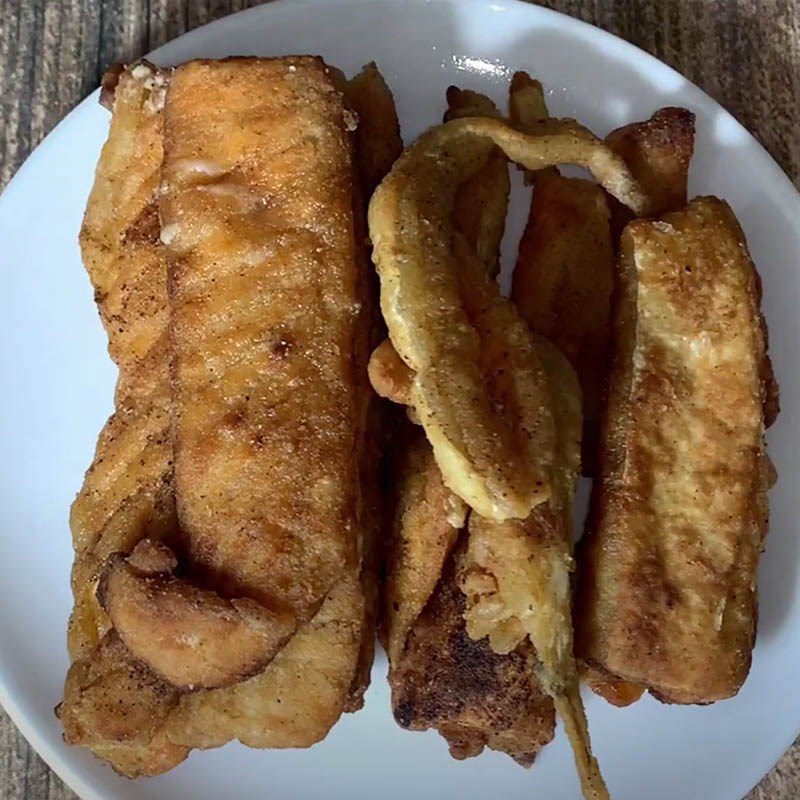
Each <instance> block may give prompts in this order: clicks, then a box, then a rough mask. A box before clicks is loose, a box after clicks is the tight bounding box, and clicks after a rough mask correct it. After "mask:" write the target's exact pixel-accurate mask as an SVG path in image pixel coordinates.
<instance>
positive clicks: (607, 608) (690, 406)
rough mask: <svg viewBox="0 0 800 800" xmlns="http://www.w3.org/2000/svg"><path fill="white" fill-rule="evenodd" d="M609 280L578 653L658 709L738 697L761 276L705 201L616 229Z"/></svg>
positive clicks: (761, 392) (752, 508) (728, 214)
mask: <svg viewBox="0 0 800 800" xmlns="http://www.w3.org/2000/svg"><path fill="white" fill-rule="evenodd" d="M619 272H620V274H619V281H620V292H619V298H618V304H617V307H616V310H615V314H614V329H613V345H614V361H613V366H612V371H611V376H610V389H609V404H608V409H607V412H606V420H605V438H604V447H603V452H602V454H601V461H600V465H601V472H600V476H601V477H600V479H599V480H598V481H597V482H596V484H595V488H594V492H593V496H592V505H591V511H590V519H589V523H588V527H587V534H586V537H585V539H584V541H583V542H582V543H581V550H582V552H581V558H580V566H581V576H580V592H579V598H578V608H577V613H576V636H577V643H578V650H579V654H580V655H581V656H582V657H583V658H584V659H585V660H586V661H587V662H588V663H589V664H590V665H591V666H594V667H596V668H598V669H599V670H601V671H602V673H604V674H606V675H608V676H611V677H616V678H619V679H622V680H624V681H630V682H633V683H636V684H640V685H642V686H645V687H647V688H648V689H650V691H651V692H652V693H653V694H655V695H656V696H657V697H659V698H660V699H662V700H665V701H669V702H676V703H710V702H714V701H715V700H721V699H723V698H726V697H730V696H732V695H734V694H736V692H737V691H738V690H739V688H740V686H741V685H742V682H743V681H744V679H745V677H746V675H747V672H748V670H749V668H750V658H751V651H752V647H753V641H754V637H755V630H756V588H755V587H756V566H757V563H758V556H759V553H760V551H761V548H762V545H763V539H764V534H765V531H766V527H767V516H768V509H767V494H766V493H767V485H768V479H769V469H768V459H767V456H766V453H765V450H764V421H765V420H764V415H765V412H764V407H765V401H766V400H767V397H768V393H767V386H766V383H767V381H766V377H767V376H768V375H770V374H771V370H770V368H769V362H768V357H767V354H766V343H765V336H764V322H763V319H762V317H761V311H760V308H759V304H760V299H761V292H760V285H759V279H758V275H757V273H756V271H755V268H754V267H753V264H752V262H751V260H750V257H749V255H748V253H747V246H746V243H745V239H744V234H743V233H742V230H741V228H740V227H739V225H738V223H737V221H736V219H735V217H734V215H733V213H732V211H731V210H730V208H729V207H728V206H727V205H726V204H725V203H724V202H722V201H720V200H717V199H716V198H711V197H706V198H698V199H696V200H694V201H692V202H691V203H690V204H689V206H688V207H687V208H686V209H684V210H683V211H679V212H675V213H672V214H667V215H666V216H665V217H664V218H663V219H661V220H656V221H644V220H637V221H635V222H632V223H630V224H629V225H628V227H627V228H626V229H625V232H624V234H623V237H622V252H621V264H620V270H619Z"/></svg>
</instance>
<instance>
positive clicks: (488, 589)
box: [459, 336, 609, 800]
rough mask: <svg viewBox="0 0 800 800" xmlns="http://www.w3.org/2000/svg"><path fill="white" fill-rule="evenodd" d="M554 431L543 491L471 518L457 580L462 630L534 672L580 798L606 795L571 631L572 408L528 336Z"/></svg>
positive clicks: (560, 377)
mask: <svg viewBox="0 0 800 800" xmlns="http://www.w3.org/2000/svg"><path fill="white" fill-rule="evenodd" d="M535 343H536V350H537V353H538V356H539V359H540V360H541V363H542V366H543V368H544V371H545V374H546V376H547V385H548V389H549V395H550V406H551V408H552V410H553V416H554V419H555V423H556V425H555V427H556V446H555V457H554V460H553V464H552V467H551V473H552V475H551V480H552V486H553V491H552V493H551V495H550V498H549V499H548V500H547V502H545V503H541V504H540V505H538V506H536V507H535V508H534V509H533V511H532V512H531V514H530V515H529V516H528V518H527V519H525V520H506V521H504V522H497V521H496V520H489V519H486V518H484V517H481V516H480V515H478V514H475V513H473V514H471V515H470V518H469V537H468V544H467V549H466V553H465V555H464V557H463V559H462V560H461V564H460V576H459V583H460V586H461V589H462V590H463V592H464V594H465V595H466V596H467V602H466V613H465V615H466V623H467V632H468V633H469V635H470V636H471V637H472V638H473V639H482V638H483V637H488V643H489V645H490V646H491V649H492V650H494V651H495V652H497V653H501V654H503V653H508V652H511V651H512V650H513V649H514V648H518V647H519V646H520V645H522V644H524V643H526V642H528V643H529V644H530V646H531V647H532V648H533V650H534V652H535V657H536V658H535V674H536V676H537V678H538V679H539V681H540V683H541V687H542V690H543V692H544V693H545V695H546V696H548V697H550V698H552V701H553V703H554V705H555V709H556V711H557V712H558V715H559V716H560V717H561V719H562V720H563V722H564V727H565V729H566V732H567V735H568V737H569V740H570V744H571V746H572V750H573V755H574V758H575V765H576V768H577V771H578V775H579V777H580V781H581V788H582V790H583V795H584V797H585V798H587V800H603V798H608V796H609V795H608V791H607V789H606V787H605V784H604V782H603V778H602V775H601V774H600V768H599V766H598V763H597V760H596V759H595V758H594V756H593V754H592V750H591V744H590V740H589V729H588V723H587V720H586V714H585V712H584V708H583V702H582V700H581V696H580V684H579V679H578V669H577V664H576V661H575V657H574V655H573V634H572V587H571V576H572V571H573V559H572V504H573V498H574V493H575V481H576V479H577V476H578V470H579V466H580V435H581V426H582V419H581V402H580V386H579V383H578V378H577V375H576V374H575V371H574V370H573V368H572V367H571V366H570V364H569V361H568V360H567V359H566V357H565V356H564V355H563V354H562V353H560V352H559V350H558V349H557V348H556V347H555V345H553V344H551V343H550V342H548V341H547V340H546V339H544V338H543V337H541V336H536V337H535Z"/></svg>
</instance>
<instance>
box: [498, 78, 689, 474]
mask: <svg viewBox="0 0 800 800" xmlns="http://www.w3.org/2000/svg"><path fill="white" fill-rule="evenodd" d="M509 101H510V102H509V104H510V107H511V118H512V121H513V122H514V124H515V125H517V126H518V127H519V128H520V129H521V130H535V129H536V128H537V127H538V126H539V125H541V124H542V122H543V120H546V119H547V118H548V111H547V105H546V103H545V100H544V92H543V88H542V85H541V83H540V82H539V81H536V80H533V79H532V78H531V77H530V76H529V75H528V74H527V73H525V72H517V73H516V74H515V75H514V77H513V79H512V81H511V90H510V95H509ZM606 144H607V145H608V146H609V147H610V148H611V149H612V150H614V151H615V152H616V153H617V154H618V155H620V156H621V157H622V158H623V160H624V161H625V163H626V165H627V166H628V168H629V169H630V171H631V173H632V174H633V176H634V177H635V178H636V179H637V180H638V182H639V183H640V185H641V187H642V189H643V190H644V191H645V193H646V194H647V195H648V197H649V199H650V209H649V212H650V213H663V212H666V211H673V210H676V209H677V208H680V207H681V206H682V205H684V204H685V203H686V182H687V174H688V168H689V161H690V160H691V156H692V151H693V148H694V115H693V114H692V113H691V112H689V111H687V110H686V109H682V108H664V109H660V110H659V111H657V112H656V113H655V114H654V115H653V116H652V117H651V118H650V119H649V120H647V121H646V122H638V123H634V124H632V125H627V126H625V127H624V128H619V129H618V130H616V131H613V132H612V133H611V134H609V135H608V137H607V138H606ZM528 178H529V180H530V182H532V183H533V196H532V200H531V207H530V214H529V217H528V222H527V224H526V226H525V231H524V233H523V236H522V239H521V241H520V247H519V255H518V258H517V265H516V268H515V270H514V278H513V280H514V294H515V298H516V299H517V303H518V305H519V307H520V311H521V312H522V314H523V316H524V317H525V318H526V320H527V321H528V324H529V325H530V326H531V328H532V329H533V330H535V331H536V332H538V333H541V334H542V335H544V336H546V337H547V338H548V339H550V340H551V341H552V342H554V343H555V344H556V345H557V346H558V347H559V349H560V350H561V351H562V352H563V353H564V354H565V355H566V356H567V358H569V360H570V362H571V363H572V365H573V366H574V367H575V369H576V370H577V372H578V377H579V378H580V381H581V390H582V393H583V401H584V431H583V457H582V462H583V472H584V474H586V475H593V474H594V473H595V467H596V464H595V462H596V458H597V438H598V431H599V425H600V417H601V412H602V406H603V393H604V391H605V382H606V373H607V367H608V363H607V362H608V339H609V327H610V322H609V313H610V304H611V292H612V289H613V275H614V247H615V242H616V241H617V240H618V238H619V234H620V232H621V230H622V227H624V225H625V223H626V222H627V221H629V220H630V219H632V218H633V216H634V215H633V213H632V212H631V211H630V210H629V209H627V208H626V207H625V206H623V205H622V204H621V203H619V202H618V201H617V200H615V199H614V198H613V197H611V196H610V195H608V194H607V193H606V192H604V191H603V190H602V188H601V187H600V186H598V185H597V184H596V183H594V182H592V181H587V180H583V179H580V178H571V177H565V176H563V175H561V174H560V173H559V172H558V170H557V169H554V168H551V169H546V170H540V171H538V172H536V173H529V175H528ZM609 207H610V209H611V210H609ZM612 233H614V236H613V237H612Z"/></svg>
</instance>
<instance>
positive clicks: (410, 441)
mask: <svg viewBox="0 0 800 800" xmlns="http://www.w3.org/2000/svg"><path fill="white" fill-rule="evenodd" d="M447 101H448V110H447V112H446V114H445V120H447V119H454V118H459V117H463V116H480V115H483V116H490V117H496V116H498V114H499V112H498V111H497V109H496V107H495V106H494V104H493V103H492V102H491V100H489V98H487V97H485V96H483V95H479V94H477V93H475V92H469V91H463V90H460V89H457V88H456V87H450V88H449V89H448V91H447ZM508 185H509V180H508V166H507V161H506V159H505V157H504V156H503V155H502V154H501V153H500V152H499V151H498V152H496V153H495V154H493V155H492V157H491V158H490V160H489V161H488V162H487V164H486V165H485V166H484V167H483V168H482V169H481V170H480V171H479V172H478V173H477V174H476V175H475V176H473V178H471V179H470V180H468V181H465V182H464V183H463V184H462V185H461V186H460V187H459V189H458V192H457V196H456V203H455V208H454V212H453V220H454V224H455V226H456V228H457V229H458V230H459V231H460V232H461V233H462V234H463V236H464V238H465V243H466V246H468V247H470V248H471V249H472V250H473V251H474V252H475V255H476V256H477V259H478V260H479V261H480V264H481V267H480V268H481V269H483V271H485V272H486V273H488V274H490V275H493V274H495V273H496V271H497V266H498V257H499V247H500V239H501V237H502V231H503V227H504V224H505V216H506V209H507V204H508V191H509V190H508ZM370 376H371V380H372V383H373V386H374V387H375V389H376V390H377V391H378V392H379V393H380V394H382V395H383V396H386V397H389V398H390V399H392V400H393V401H395V402H406V403H407V402H408V401H409V400H410V398H409V396H408V395H409V389H410V383H411V378H412V375H411V373H410V371H409V369H408V367H407V366H406V365H405V364H404V363H403V362H402V361H401V360H400V358H399V356H398V355H397V353H396V352H395V351H394V348H393V347H392V345H391V342H389V341H388V340H387V341H385V342H384V343H383V344H382V345H381V346H380V347H379V348H378V349H377V350H376V351H375V353H373V356H372V358H371V360H370ZM392 457H393V462H394V464H393V472H394V474H393V477H392V486H393V488H394V497H395V508H394V512H393V527H392V535H391V537H390V553H389V559H388V569H387V582H386V603H385V606H386V609H385V620H384V633H385V644H386V649H387V653H388V655H389V665H390V670H389V683H390V686H391V689H392V708H393V711H394V715H395V719H396V720H397V722H398V723H399V724H400V725H401V726H402V727H404V728H408V729H410V730H425V729H428V728H435V729H437V730H438V732H439V733H440V734H441V735H442V736H443V737H444V738H445V739H446V740H447V742H448V744H449V745H450V752H451V754H452V755H453V756H454V757H455V758H467V757H470V756H475V755H478V754H479V753H480V752H481V751H482V750H483V749H484V747H486V746H488V747H490V748H491V749H494V750H499V751H501V752H505V753H508V754H509V755H510V756H512V758H514V759H516V760H517V761H519V762H520V763H522V764H525V765H529V764H531V763H532V761H533V759H534V757H535V755H536V753H537V752H538V751H539V750H540V749H541V747H542V746H544V745H545V744H546V743H547V742H549V741H550V740H551V739H552V738H553V733H554V727H555V720H554V712H553V706H552V703H551V701H550V700H549V698H547V697H545V696H544V695H543V694H542V692H541V688H540V687H539V684H538V681H537V680H536V677H535V675H534V673H533V669H532V659H531V654H530V648H529V646H528V645H527V644H523V645H522V646H520V648H519V649H518V651H515V652H513V653H511V654H506V655H497V654H496V653H494V652H493V651H492V649H491V648H490V647H489V645H488V643H487V642H485V641H484V642H475V641H473V640H472V639H471V638H470V637H469V636H468V635H467V632H466V629H465V621H464V611H465V601H464V596H463V594H462V592H461V590H460V588H459V587H458V585H457V583H456V562H457V560H458V559H459V558H460V555H459V553H460V552H461V551H463V544H462V546H461V547H460V548H459V551H458V552H456V550H454V546H455V543H456V541H457V539H458V537H459V536H462V537H463V535H464V532H463V528H464V525H465V521H466V512H467V509H466V506H465V505H464V503H463V501H461V500H460V498H458V497H457V496H456V495H455V494H453V492H451V491H450V490H449V489H448V488H447V487H446V486H445V485H444V482H443V479H442V474H441V471H440V470H439V467H438V466H437V465H436V462H435V460H434V456H433V450H432V448H431V446H430V444H429V443H428V442H427V440H426V438H425V436H424V434H423V432H422V431H421V430H420V429H419V428H418V427H416V426H412V425H410V424H409V423H408V422H407V421H406V422H405V424H404V425H401V426H400V427H399V431H398V433H397V435H396V436H395V441H394V447H393V456H392Z"/></svg>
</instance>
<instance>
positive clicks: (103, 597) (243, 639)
mask: <svg viewBox="0 0 800 800" xmlns="http://www.w3.org/2000/svg"><path fill="white" fill-rule="evenodd" d="M176 564H177V561H176V559H175V558H174V556H173V555H172V553H171V551H170V550H169V549H168V548H166V547H165V546H164V545H156V544H154V543H152V542H150V540H148V539H145V540H143V541H141V542H140V543H139V544H138V545H137V546H136V548H135V549H134V551H133V552H132V553H131V555H130V556H129V557H128V558H127V559H126V558H124V557H123V556H122V555H121V554H118V555H117V556H114V557H112V558H111V559H110V560H109V564H108V567H107V569H106V571H105V574H104V575H103V578H102V579H101V582H100V586H99V588H98V595H99V598H100V602H101V604H102V606H103V608H104V609H105V610H106V612H107V613H108V616H109V618H110V619H111V623H112V625H113V626H114V628H115V629H116V631H117V633H118V634H119V637H120V639H121V640H122V641H123V643H124V644H125V645H126V646H127V647H128V649H129V650H130V651H131V653H132V654H133V655H134V656H135V657H136V658H138V659H140V660H141V661H144V662H145V663H146V664H147V665H148V666H149V667H150V668H151V669H152V670H153V671H154V672H155V673H156V674H157V675H159V676H160V677H162V678H164V679H165V680H167V681H169V682H170V683H171V684H172V685H173V686H176V687H179V688H187V689H198V688H206V689H212V688H215V687H217V686H227V685H229V684H232V683H235V682H237V681H240V680H243V679H245V678H247V677H249V676H250V675H253V674H255V673H256V672H258V671H259V670H261V669H263V668H264V667H265V666H266V665H267V664H268V663H269V662H270V661H271V660H272V658H273V657H274V656H275V653H276V652H277V651H278V649H279V648H280V647H282V646H283V644H284V643H285V642H286V640H287V639H288V638H289V637H290V636H291V635H292V634H293V633H294V631H295V628H296V622H295V619H294V617H293V616H292V615H291V614H288V613H286V612H277V613H275V612H272V611H270V610H269V609H267V608H265V607H264V606H262V605H260V604H259V603H256V602H255V601H254V600H250V599H249V598H234V599H232V600H226V599H224V598H222V597H220V596H219V595H218V594H216V593H215V592H212V591H210V590H208V589H202V588H200V587H197V586H194V585H193V584H191V583H189V582H188V581H185V580H181V579H180V578H176V577H175V576H174V575H173V574H172V571H173V570H174V568H175V566H176Z"/></svg>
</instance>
